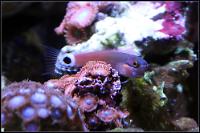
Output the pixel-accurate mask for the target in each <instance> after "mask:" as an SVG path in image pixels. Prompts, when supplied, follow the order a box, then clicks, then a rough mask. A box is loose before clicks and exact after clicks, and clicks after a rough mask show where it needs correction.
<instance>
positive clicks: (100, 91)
mask: <svg viewBox="0 0 200 133" xmlns="http://www.w3.org/2000/svg"><path fill="white" fill-rule="evenodd" d="M45 85H46V86H48V87H53V88H60V89H61V90H63V91H65V95H70V96H72V97H73V99H75V100H76V101H77V102H78V103H79V106H80V108H81V109H82V111H83V112H85V117H86V119H85V121H86V123H87V127H88V128H89V129H90V130H105V129H112V128H114V127H123V123H122V121H123V119H125V118H126V117H127V116H128V114H129V113H128V112H127V111H121V110H120V109H119V107H118V106H119V103H120V102H121V93H120V91H121V82H120V77H119V75H118V72H117V71H116V70H114V69H112V67H111V65H110V64H106V63H105V62H102V61H89V62H88V63H87V64H86V65H85V66H84V67H82V68H81V70H80V72H78V73H77V74H76V75H72V76H63V77H61V78H60V79H57V80H56V79H55V80H49V81H47V82H46V83H45ZM108 123H109V124H108Z"/></svg>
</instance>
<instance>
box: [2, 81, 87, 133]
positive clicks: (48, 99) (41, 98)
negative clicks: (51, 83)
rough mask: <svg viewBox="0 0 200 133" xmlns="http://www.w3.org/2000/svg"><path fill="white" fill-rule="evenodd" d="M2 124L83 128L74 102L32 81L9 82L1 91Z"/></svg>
mask: <svg viewBox="0 0 200 133" xmlns="http://www.w3.org/2000/svg"><path fill="white" fill-rule="evenodd" d="M1 103H2V111H1V121H2V127H3V128H4V129H5V130H6V131H16V130H17V131H53V130H56V131H60V130H67V131H69V130H71V131H86V130H87V129H86V127H85V125H84V122H83V116H82V112H81V110H80V109H79V108H78V105H77V104H76V103H75V101H74V100H73V99H72V98H70V97H66V96H64V95H63V93H62V92H61V91H59V90H56V89H49V88H46V87H44V86H43V85H42V84H40V83H37V82H33V81H22V82H18V83H12V84H10V85H8V86H7V87H6V88H5V89H4V91H3V92H2V98H1Z"/></svg>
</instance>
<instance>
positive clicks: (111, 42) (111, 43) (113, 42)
mask: <svg viewBox="0 0 200 133" xmlns="http://www.w3.org/2000/svg"><path fill="white" fill-rule="evenodd" d="M101 43H102V44H103V45H104V46H106V47H108V48H116V47H118V46H123V45H125V43H123V41H122V37H121V35H120V33H115V34H113V35H111V36H110V37H108V38H106V39H105V40H103V41H101Z"/></svg>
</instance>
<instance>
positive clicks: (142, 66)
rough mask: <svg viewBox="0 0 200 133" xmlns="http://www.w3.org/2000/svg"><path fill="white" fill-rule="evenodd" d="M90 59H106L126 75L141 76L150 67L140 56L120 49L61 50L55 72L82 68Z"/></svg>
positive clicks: (121, 73) (105, 60) (120, 72)
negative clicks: (69, 51) (74, 51)
mask: <svg viewBox="0 0 200 133" xmlns="http://www.w3.org/2000/svg"><path fill="white" fill-rule="evenodd" d="M88 61H104V62H107V63H109V64H111V66H112V67H113V68H114V69H116V70H117V71H118V72H119V74H120V75H123V76H125V77H140V76H142V75H143V74H144V72H145V71H146V70H147V68H148V63H147V62H146V61H145V60H144V59H143V58H142V57H139V56H136V55H133V54H127V53H123V52H120V51H118V50H103V51H95V52H87V53H78V54H77V53H74V54H72V53H67V52H62V51H61V52H60V53H59V54H58V56H57V60H56V63H55V72H56V73H60V72H65V71H66V69H69V68H80V67H82V66H84V65H85V64H86V63H87V62H88Z"/></svg>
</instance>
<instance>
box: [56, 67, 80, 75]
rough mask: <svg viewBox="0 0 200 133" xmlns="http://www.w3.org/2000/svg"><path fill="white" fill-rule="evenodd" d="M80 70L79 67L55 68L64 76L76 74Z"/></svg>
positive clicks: (57, 72)
mask: <svg viewBox="0 0 200 133" xmlns="http://www.w3.org/2000/svg"><path fill="white" fill-rule="evenodd" d="M78 71H80V68H79V67H65V68H62V69H59V68H55V70H54V72H55V73H56V74H58V75H60V76H63V75H65V74H69V75H71V74H76V73H77V72H78Z"/></svg>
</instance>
